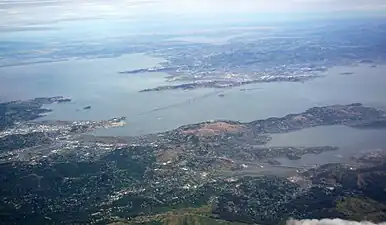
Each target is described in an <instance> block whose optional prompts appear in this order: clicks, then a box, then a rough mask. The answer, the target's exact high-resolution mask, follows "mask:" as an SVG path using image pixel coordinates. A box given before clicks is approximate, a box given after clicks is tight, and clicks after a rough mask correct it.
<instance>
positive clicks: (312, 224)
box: [287, 219, 386, 225]
mask: <svg viewBox="0 0 386 225" xmlns="http://www.w3.org/2000/svg"><path fill="white" fill-rule="evenodd" d="M287 225H386V222H385V223H379V224H377V223H372V222H369V221H362V222H356V221H349V220H342V219H322V220H317V219H306V220H288V221H287Z"/></svg>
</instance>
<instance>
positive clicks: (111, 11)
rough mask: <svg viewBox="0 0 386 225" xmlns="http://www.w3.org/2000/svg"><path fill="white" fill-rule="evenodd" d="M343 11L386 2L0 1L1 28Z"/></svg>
mask: <svg viewBox="0 0 386 225" xmlns="http://www.w3.org/2000/svg"><path fill="white" fill-rule="evenodd" d="M342 10H343V11H353V10H354V11H369V10H370V11H371V10H378V11H379V10H386V0H108V1H107V0H106V1H105V0H0V21H2V23H1V24H0V27H1V26H10V25H25V24H30V23H42V22H55V21H57V20H72V19H78V18H106V17H117V18H122V17H123V18H138V17H141V18H146V17H154V16H156V15H160V14H168V15H172V14H180V15H181V14H182V15H198V14H200V13H205V14H214V15H215V14H226V13H229V12H232V13H255V12H256V13H259V12H285V13H288V12H289V13H291V12H299V11H302V12H310V11H324V12H326V11H342Z"/></svg>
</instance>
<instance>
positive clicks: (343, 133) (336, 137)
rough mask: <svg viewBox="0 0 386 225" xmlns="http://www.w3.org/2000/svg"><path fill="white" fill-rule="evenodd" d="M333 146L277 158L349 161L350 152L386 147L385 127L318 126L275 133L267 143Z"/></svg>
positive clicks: (301, 162) (307, 162)
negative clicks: (317, 153) (336, 149)
mask: <svg viewBox="0 0 386 225" xmlns="http://www.w3.org/2000/svg"><path fill="white" fill-rule="evenodd" d="M326 145H329V146H336V147H339V150H338V151H334V152H325V153H322V154H319V155H312V154H310V155H305V156H303V158H302V159H300V160H288V159H286V158H283V159H279V161H280V162H281V163H282V164H283V165H285V166H295V167H298V166H305V165H310V166H312V165H315V164H319V165H320V164H326V163H333V162H336V163H337V162H350V160H351V159H352V157H353V156H359V155H362V154H364V153H366V152H370V151H374V150H378V149H386V129H374V130H371V129H355V128H351V127H346V126H340V125H339V126H321V127H314V128H309V129H304V130H300V131H295V132H290V133H284V134H275V135H272V140H271V142H270V143H268V144H267V146H271V147H272V146H305V147H310V146H326Z"/></svg>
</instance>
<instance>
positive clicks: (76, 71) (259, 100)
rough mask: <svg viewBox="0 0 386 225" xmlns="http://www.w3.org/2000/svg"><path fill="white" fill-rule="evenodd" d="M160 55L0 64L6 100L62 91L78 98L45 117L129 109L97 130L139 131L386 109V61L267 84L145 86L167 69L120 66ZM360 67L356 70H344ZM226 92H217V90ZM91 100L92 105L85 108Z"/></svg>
mask: <svg viewBox="0 0 386 225" xmlns="http://www.w3.org/2000/svg"><path fill="white" fill-rule="evenodd" d="M160 62H162V59H156V58H152V57H148V56H144V55H141V54H135V55H127V56H123V57H119V58H104V59H89V60H86V59H82V60H70V61H65V62H56V63H43V64H34V65H24V66H14V67H3V68H0V78H1V80H2V83H1V84H0V97H1V98H0V99H1V100H2V101H6V100H13V99H28V98H33V97H41V96H56V95H64V96H69V97H72V98H73V100H74V101H73V102H72V103H68V104H54V105H50V106H48V107H50V108H53V109H54V112H53V113H51V114H49V115H48V116H47V117H45V118H43V119H50V120H51V119H53V120H88V119H92V120H102V119H109V118H111V117H117V116H126V117H127V122H128V124H127V126H125V127H122V128H116V129H109V130H100V131H97V132H96V133H95V134H97V135H113V136H126V135H140V134H145V133H153V132H159V131H165V130H169V129H173V128H176V127H178V126H181V125H184V124H190V123H198V122H201V121H205V120H211V119H230V120H240V121H251V120H256V119H263V118H267V117H271V116H284V115H286V114H288V113H295V112H302V111H304V110H306V109H308V108H310V107H314V106H323V105H329V104H349V103H353V102H361V103H364V104H366V105H370V106H376V107H379V108H384V109H386V107H385V106H386V89H385V88H384V87H385V84H386V76H385V74H384V71H385V70H386V67H385V66H378V67H376V68H370V67H369V66H368V65H361V66H357V67H336V68H332V69H330V70H329V71H328V72H326V74H325V75H326V77H324V78H319V79H315V80H313V81H309V82H305V83H266V84H254V85H247V86H243V87H241V88H246V89H251V90H248V91H240V89H241V88H240V87H239V88H233V89H226V90H214V89H198V90H193V91H181V90H175V91H166V92H148V93H139V92H138V91H139V90H141V89H144V88H149V87H155V86H158V85H162V84H165V83H166V82H165V79H164V77H165V76H167V74H164V73H144V74H138V75H128V74H119V73H118V72H119V71H123V70H129V69H139V68H144V67H151V66H155V65H157V64H158V63H160ZM342 72H354V74H353V75H340V74H341V73H342ZM220 91H222V94H225V97H223V98H221V97H219V96H218V94H219V92H220ZM88 105H90V106H91V107H92V109H91V110H88V111H86V110H83V107H85V106H88Z"/></svg>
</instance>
